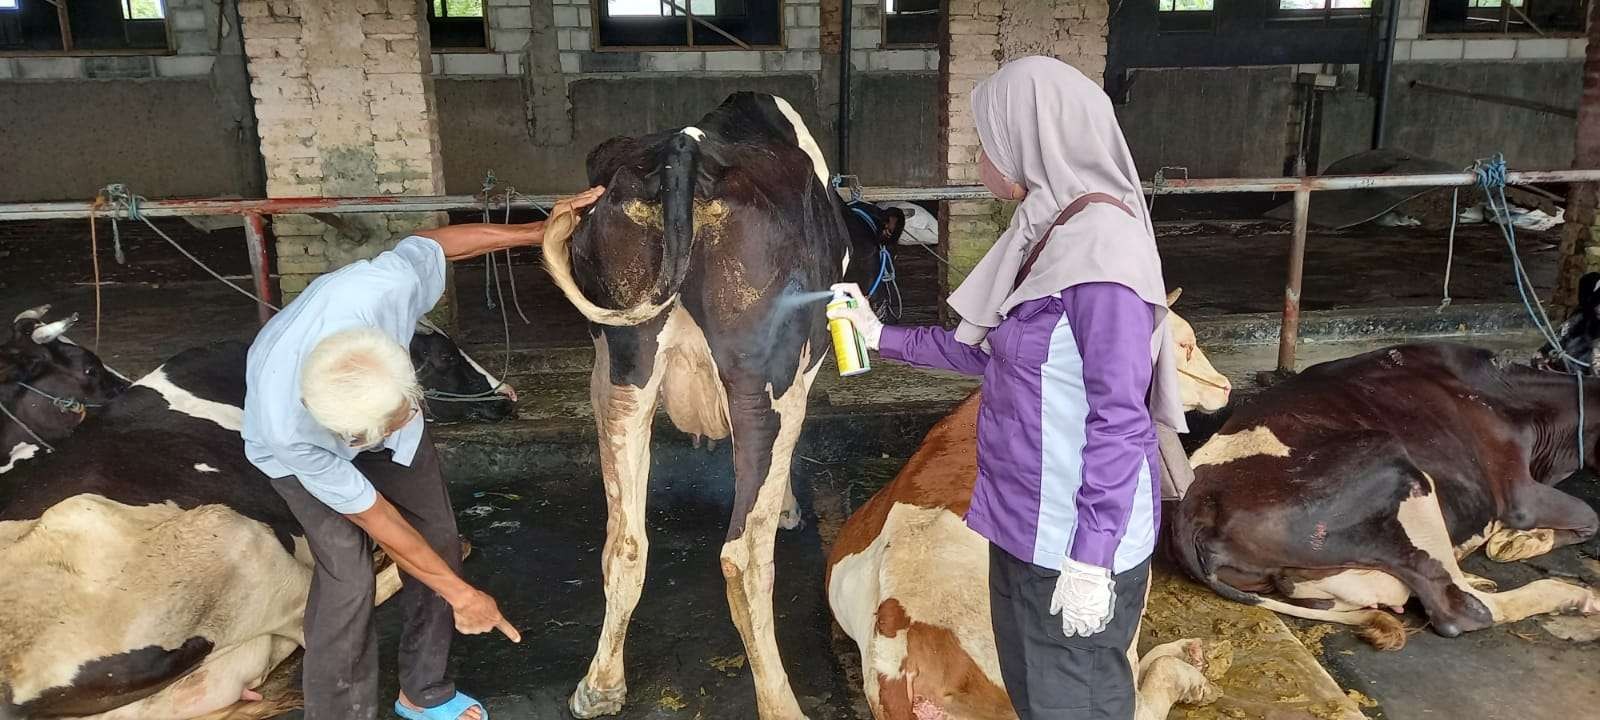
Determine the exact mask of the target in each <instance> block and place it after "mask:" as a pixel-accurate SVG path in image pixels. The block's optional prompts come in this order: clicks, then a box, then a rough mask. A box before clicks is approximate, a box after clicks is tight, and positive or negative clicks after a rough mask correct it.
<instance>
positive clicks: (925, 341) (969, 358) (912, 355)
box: [878, 325, 989, 375]
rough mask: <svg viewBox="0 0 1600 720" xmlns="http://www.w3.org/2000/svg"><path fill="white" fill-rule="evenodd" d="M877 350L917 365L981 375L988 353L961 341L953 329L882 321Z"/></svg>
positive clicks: (892, 358)
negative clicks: (889, 323)
mask: <svg viewBox="0 0 1600 720" xmlns="http://www.w3.org/2000/svg"><path fill="white" fill-rule="evenodd" d="M878 353H879V354H881V355H883V356H884V357H886V358H888V359H890V360H898V361H900V362H903V363H910V364H912V365H915V366H917V367H925V368H931V369H934V370H949V371H951V372H958V373H961V374H963V375H982V374H983V370H984V368H985V367H987V366H988V365H989V353H986V352H984V351H983V348H980V347H976V346H973V345H968V344H966V343H964V342H961V341H960V340H957V339H956V336H955V333H953V332H951V331H949V330H946V329H944V328H941V327H933V326H925V327H902V326H898V325H886V326H884V328H883V332H882V334H880V335H879V336H878Z"/></svg>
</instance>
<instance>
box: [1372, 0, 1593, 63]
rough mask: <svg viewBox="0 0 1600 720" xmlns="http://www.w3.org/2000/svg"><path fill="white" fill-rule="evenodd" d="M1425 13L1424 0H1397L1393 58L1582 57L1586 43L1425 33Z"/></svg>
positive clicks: (1449, 59) (1499, 36) (1425, 5)
mask: <svg viewBox="0 0 1600 720" xmlns="http://www.w3.org/2000/svg"><path fill="white" fill-rule="evenodd" d="M1427 14H1428V2H1427V0H1401V2H1400V20H1399V23H1398V24H1397V25H1396V26H1395V34H1394V36H1395V47H1394V59H1395V62H1448V61H1451V60H1564V59H1582V58H1583V55H1584V49H1585V48H1586V47H1587V46H1588V41H1587V40H1585V39H1584V38H1561V37H1553V38H1547V37H1537V36H1532V35H1495V34H1489V33H1484V34H1483V35H1482V36H1481V37H1461V36H1459V35H1458V36H1445V37H1431V36H1429V35H1428V34H1427Z"/></svg>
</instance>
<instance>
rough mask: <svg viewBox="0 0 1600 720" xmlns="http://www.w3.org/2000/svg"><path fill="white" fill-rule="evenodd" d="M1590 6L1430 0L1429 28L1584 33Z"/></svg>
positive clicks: (1575, 0) (1578, 1) (1571, 1)
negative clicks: (1585, 19) (1585, 20)
mask: <svg viewBox="0 0 1600 720" xmlns="http://www.w3.org/2000/svg"><path fill="white" fill-rule="evenodd" d="M1587 6H1588V3H1587V2H1585V0H1430V1H1429V3H1428V32H1429V33H1432V34H1446V33H1499V34H1513V35H1517V34H1525V35H1548V34H1551V33H1563V34H1573V33H1581V32H1583V30H1584V18H1585V17H1586V16H1587V15H1588V11H1587V10H1586V8H1587Z"/></svg>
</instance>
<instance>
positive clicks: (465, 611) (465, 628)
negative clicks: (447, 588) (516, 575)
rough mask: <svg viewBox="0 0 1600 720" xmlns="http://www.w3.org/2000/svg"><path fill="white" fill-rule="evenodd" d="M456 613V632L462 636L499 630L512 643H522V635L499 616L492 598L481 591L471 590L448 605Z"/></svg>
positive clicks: (503, 617) (497, 607)
mask: <svg viewBox="0 0 1600 720" xmlns="http://www.w3.org/2000/svg"><path fill="white" fill-rule="evenodd" d="M450 607H451V609H453V610H455V613H456V630H457V631H458V632H460V633H461V634H463V635H479V634H482V633H486V632H489V631H490V630H499V631H500V632H501V633H502V634H504V635H505V636H506V637H507V638H509V639H510V640H511V642H514V643H520V642H522V633H519V632H517V629H516V628H515V627H512V626H511V622H510V621H509V620H506V618H505V616H504V615H501V614H500V606H499V605H498V604H497V603H495V601H494V598H492V597H489V594H488V593H486V592H483V591H481V590H477V589H472V590H470V591H468V592H467V593H465V594H463V595H461V596H460V597H459V598H455V599H453V600H452V601H451V603H450Z"/></svg>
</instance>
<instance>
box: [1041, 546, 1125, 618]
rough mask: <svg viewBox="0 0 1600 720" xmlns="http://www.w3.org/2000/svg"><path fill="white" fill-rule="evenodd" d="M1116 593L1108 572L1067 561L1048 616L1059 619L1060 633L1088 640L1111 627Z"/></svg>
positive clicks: (1064, 561) (1051, 600)
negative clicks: (1057, 615)
mask: <svg viewBox="0 0 1600 720" xmlns="http://www.w3.org/2000/svg"><path fill="white" fill-rule="evenodd" d="M1116 602H1117V593H1116V590H1115V586H1114V585H1113V584H1112V581H1111V571H1110V570H1107V569H1105V568H1103V567H1095V566H1094V565H1088V564H1085V563H1081V562H1078V561H1076V560H1073V559H1072V558H1066V559H1064V560H1063V561H1062V563H1061V577H1059V578H1057V579H1056V590H1055V592H1054V593H1052V594H1051V595H1050V614H1051V615H1055V614H1058V613H1059V614H1060V615H1061V632H1063V633H1066V635H1067V637H1072V636H1074V635H1082V636H1084V637H1089V636H1090V635H1093V634H1095V633H1097V632H1100V631H1101V630H1104V629H1106V626H1107V625H1109V624H1110V623H1111V614H1112V610H1113V609H1114V607H1115V606H1116Z"/></svg>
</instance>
